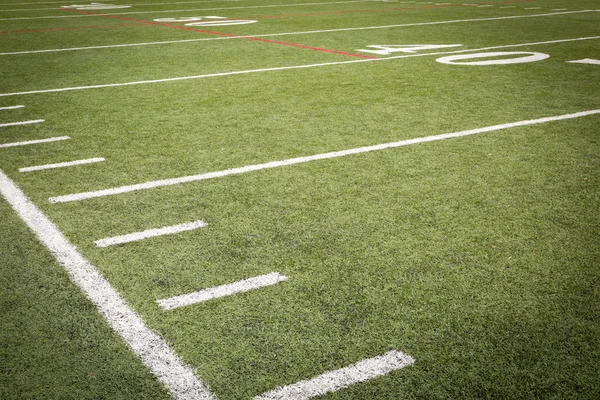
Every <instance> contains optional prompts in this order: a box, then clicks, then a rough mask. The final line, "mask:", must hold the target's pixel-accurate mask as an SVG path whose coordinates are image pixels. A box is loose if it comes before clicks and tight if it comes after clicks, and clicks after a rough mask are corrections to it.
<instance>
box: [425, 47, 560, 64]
mask: <svg viewBox="0 0 600 400" xmlns="http://www.w3.org/2000/svg"><path fill="white" fill-rule="evenodd" d="M515 55H520V56H521V57H516V58H515V57H513V58H503V59H492V60H485V61H462V60H472V59H474V58H490V57H501V56H515ZM547 58H550V56H549V55H548V54H545V53H532V52H528V51H496V52H491V53H476V54H459V55H455V56H447V57H440V58H438V59H437V60H435V61H437V62H439V63H441V64H450V65H479V66H483V65H507V64H523V63H531V62H537V61H542V60H545V59H547Z"/></svg>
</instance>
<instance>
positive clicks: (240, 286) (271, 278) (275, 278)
mask: <svg viewBox="0 0 600 400" xmlns="http://www.w3.org/2000/svg"><path fill="white" fill-rule="evenodd" d="M287 279H288V278H287V276H285V275H281V274H280V273H279V272H271V273H270V274H266V275H260V276H255V277H254V278H249V279H244V280H242V281H238V282H234V283H228V284H226V285H221V286H216V287H213V288H209V289H204V290H200V291H198V292H194V293H188V294H182V295H180V296H175V297H171V298H168V299H162V300H156V303H158V305H159V306H160V307H161V308H162V309H163V310H173V309H175V308H179V307H185V306H189V305H192V304H196V303H202V302H204V301H208V300H213V299H218V298H219V297H225V296H231V295H233V294H236V293H244V292H248V291H250V290H254V289H260V288H262V287H265V286H272V285H276V284H278V283H279V282H283V281H287Z"/></svg>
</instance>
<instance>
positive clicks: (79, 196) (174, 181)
mask: <svg viewBox="0 0 600 400" xmlns="http://www.w3.org/2000/svg"><path fill="white" fill-rule="evenodd" d="M594 114H600V109H598V110H590V111H582V112H578V113H574V114H564V115H558V116H555V117H545V118H538V119H532V120H526V121H518V122H511V123H507V124H501V125H493V126H487V127H484V128H477V129H470V130H466V131H460V132H454V133H444V134H441V135H435V136H426V137H420V138H415V139H408V140H401V141H399V142H391V143H383V144H377V145H373V146H366V147H358V148H354V149H348V150H341V151H334V152H330V153H322V154H315V155H312V156H305V157H297V158H290V159H287V160H281V161H271V162H268V163H264V164H254V165H247V166H245V167H239V168H232V169H226V170H223V171H216V172H208V173H204V174H198V175H189V176H183V177H180V178H171V179H162V180H157V181H151V182H145V183H139V184H136V185H128V186H120V187H115V188H111V189H104V190H97V191H93V192H83V193H74V194H68V195H64V196H56V197H50V198H49V199H48V201H49V202H50V203H66V202H70V201H80V200H85V199H91V198H94V197H103V196H112V195H116V194H121V193H128V192H134V191H137V190H147V189H152V188H157V187H162V186H171V185H178V184H180V183H186V182H197V181H202V180H206V179H213V178H222V177H225V176H229V175H239V174H244V173H246V172H251V171H259V170H262V169H270V168H278V167H286V166H289V165H294V164H302V163H306V162H311V161H317V160H326V159H331V158H337V157H345V156H349V155H352V154H361V153H368V152H371V151H378V150H385V149H392V148H396V147H402V146H409V145H412V144H417V143H426V142H433V141H437V140H445V139H451V138H458V137H463V136H468V135H475V134H478V133H484V132H492V131H499V130H503V129H509V128H515V127H519V126H527V125H535V124H543V123H546V122H553V121H561V120H566V119H573V118H581V117H585V116H588V115H594Z"/></svg>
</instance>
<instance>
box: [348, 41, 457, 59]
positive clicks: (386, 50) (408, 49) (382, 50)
mask: <svg viewBox="0 0 600 400" xmlns="http://www.w3.org/2000/svg"><path fill="white" fill-rule="evenodd" d="M460 46H462V44H398V45H395V44H390V45H375V44H374V45H370V46H367V47H370V48H372V49H375V50H371V49H358V50H357V51H362V52H363V53H371V54H379V55H382V56H387V55H388V54H392V53H416V52H418V51H422V50H435V49H446V48H448V47H460Z"/></svg>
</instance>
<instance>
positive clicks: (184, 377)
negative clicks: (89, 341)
mask: <svg viewBox="0 0 600 400" xmlns="http://www.w3.org/2000/svg"><path fill="white" fill-rule="evenodd" d="M0 194H2V196H4V198H5V199H6V200H7V201H8V203H9V204H10V205H11V207H12V208H13V209H14V210H15V211H16V212H17V214H18V215H19V216H20V217H21V219H22V220H23V221H24V222H25V224H27V226H28V227H29V229H31V230H32V231H33V233H35V235H36V236H37V237H38V239H39V240H40V241H41V242H42V243H43V244H44V245H45V246H46V247H47V248H48V250H50V252H51V253H52V254H53V255H54V257H55V258H56V260H57V261H58V263H59V264H60V265H62V266H63V267H64V269H65V270H66V271H67V273H68V274H69V277H70V278H71V280H72V281H73V282H74V283H75V284H76V285H77V286H79V287H80V288H81V290H83V292H84V293H85V294H86V296H87V297H88V298H89V299H90V300H91V301H92V302H93V303H94V304H95V305H96V307H97V308H98V311H99V312H100V314H102V316H103V317H104V319H105V320H106V321H107V322H108V324H109V325H110V326H111V327H112V328H113V329H114V330H115V331H116V332H117V333H118V334H119V335H120V336H121V337H122V338H123V339H124V340H125V341H126V342H127V344H128V345H129V346H130V347H131V349H132V350H133V351H134V352H135V353H136V354H137V355H138V356H139V357H140V358H141V360H142V362H143V363H144V364H145V365H146V366H147V367H148V368H149V369H150V371H152V373H153V374H154V375H155V376H156V377H157V378H158V379H159V380H160V381H161V382H162V383H163V384H164V385H165V386H166V387H167V388H168V389H169V391H170V392H171V394H172V395H173V397H175V399H177V400H216V398H215V397H214V396H213V395H212V394H211V393H210V392H209V391H208V390H207V389H206V388H205V387H204V385H203V384H202V383H201V382H200V381H199V380H198V378H196V376H195V375H194V373H193V372H192V370H191V369H190V367H188V366H187V365H185V364H183V362H182V361H181V360H180V359H179V358H178V357H177V356H176V355H175V354H174V353H173V352H172V351H171V349H170V348H169V346H168V345H167V343H166V342H165V341H164V340H163V339H162V338H161V337H160V336H158V335H157V334H156V333H154V332H152V331H151V330H150V329H148V328H147V327H146V326H145V325H144V322H143V321H142V319H141V317H140V316H139V315H138V314H136V313H135V311H133V310H132V309H131V308H130V307H129V306H128V305H127V303H126V302H125V301H124V300H123V299H122V298H121V296H120V295H119V294H118V293H117V292H116V290H115V289H114V288H113V287H112V286H111V285H110V283H108V282H107V281H106V280H105V279H104V277H103V276H102V275H101V274H100V273H99V272H98V271H97V270H96V268H94V266H93V265H92V264H90V263H89V262H88V261H87V260H86V259H85V258H83V256H82V255H81V254H80V253H79V252H78V251H77V249H76V248H75V246H73V245H72V244H71V243H70V242H69V241H68V239H67V238H65V237H64V236H63V234H62V233H61V232H60V231H59V230H58V228H57V227H56V226H55V225H54V224H53V223H52V221H50V220H49V219H48V217H46V215H44V213H42V212H41V211H40V210H39V209H38V208H37V207H36V206H35V205H34V204H33V203H32V202H31V201H30V200H29V199H28V198H27V197H26V196H25V194H24V193H23V192H22V191H21V190H20V189H19V188H18V187H17V186H16V185H15V184H14V182H13V181H11V180H10V178H8V176H6V175H5V174H4V172H2V171H0Z"/></svg>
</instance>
